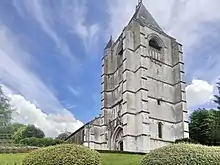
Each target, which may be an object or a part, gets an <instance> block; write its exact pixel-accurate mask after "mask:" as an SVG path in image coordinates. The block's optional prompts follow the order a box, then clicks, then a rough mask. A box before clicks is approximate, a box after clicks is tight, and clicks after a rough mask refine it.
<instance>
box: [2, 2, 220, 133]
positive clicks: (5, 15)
mask: <svg viewBox="0 0 220 165" xmlns="http://www.w3.org/2000/svg"><path fill="white" fill-rule="evenodd" d="M143 3H144V5H145V6H146V8H147V9H148V10H149V12H150V13H151V14H152V15H153V16H154V18H155V20H156V21H157V22H158V24H159V25H160V26H161V28H162V29H163V30H164V31H165V32H166V33H167V34H169V35H171V36H173V37H174V38H176V39H177V40H178V41H179V42H180V43H182V44H183V48H184V62H185V80H186V82H187V87H186V92H187V102H188V105H187V106H188V110H189V112H192V111H193V110H195V109H197V108H203V107H204V108H215V105H214V104H213V101H212V100H213V94H215V93H216V92H217V90H216V87H215V83H216V81H217V80H218V78H219V76H220V73H219V71H220V46H219V45H220V37H219V36H220V10H219V6H220V1H219V0H211V1H207V0H168V1H164V0H143ZM136 4H137V1H136V0H59V1H54V0H1V1H0V84H1V86H3V90H4V92H5V93H6V94H7V95H8V96H9V97H10V99H11V104H12V105H13V107H14V108H15V112H14V114H13V118H14V122H20V123H23V124H34V125H36V126H37V127H39V128H41V129H42V130H43V131H44V132H45V134H46V136H50V137H55V136H57V135H58V134H59V133H61V132H64V131H70V132H73V131H75V130H76V129H78V128H79V127H81V126H82V125H83V124H84V123H86V122H88V121H90V120H91V119H92V118H94V117H95V116H97V115H98V114H99V113H100V104H101V101H100V100H101V58H102V56H103V48H104V47H105V45H106V43H107V41H108V39H109V36H110V35H112V36H113V38H114V39H116V38H117V36H118V35H119V34H120V33H121V31H122V29H123V28H124V27H125V26H126V25H127V23H128V21H129V19H130V18H131V16H132V15H133V13H134V11H135V6H136Z"/></svg>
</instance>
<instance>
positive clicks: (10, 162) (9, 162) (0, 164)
mask: <svg viewBox="0 0 220 165" xmlns="http://www.w3.org/2000/svg"><path fill="white" fill-rule="evenodd" d="M24 157H25V154H0V165H14V163H15V162H16V163H17V164H16V165H21V161H22V159H23V158H24Z"/></svg>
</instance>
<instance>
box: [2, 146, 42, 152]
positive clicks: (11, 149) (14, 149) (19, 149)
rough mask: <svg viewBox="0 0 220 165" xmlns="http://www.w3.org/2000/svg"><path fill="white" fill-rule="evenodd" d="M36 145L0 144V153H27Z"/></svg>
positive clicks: (34, 148)
mask: <svg viewBox="0 0 220 165" xmlns="http://www.w3.org/2000/svg"><path fill="white" fill-rule="evenodd" d="M36 149H38V148H37V147H16V146H11V147H10V146H0V154H17V153H29V152H31V151H33V150H36Z"/></svg>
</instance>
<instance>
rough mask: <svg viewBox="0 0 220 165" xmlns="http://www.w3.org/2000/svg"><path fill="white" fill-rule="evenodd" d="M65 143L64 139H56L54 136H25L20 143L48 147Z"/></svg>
mask: <svg viewBox="0 0 220 165" xmlns="http://www.w3.org/2000/svg"><path fill="white" fill-rule="evenodd" d="M62 143H65V142H64V141H62V140H56V139H52V138H34V137H33V138H25V139H22V140H21V141H20V144H23V145H27V146H36V147H48V146H53V145H57V144H62Z"/></svg>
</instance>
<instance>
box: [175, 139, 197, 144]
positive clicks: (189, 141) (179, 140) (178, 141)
mask: <svg viewBox="0 0 220 165" xmlns="http://www.w3.org/2000/svg"><path fill="white" fill-rule="evenodd" d="M183 142H185V143H194V144H198V142H196V141H195V140H193V139H191V138H182V139H177V140H176V141H175V143H183Z"/></svg>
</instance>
